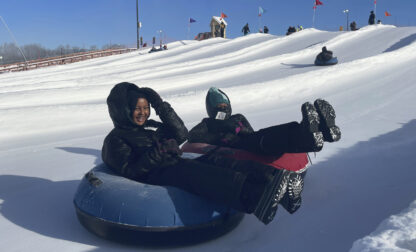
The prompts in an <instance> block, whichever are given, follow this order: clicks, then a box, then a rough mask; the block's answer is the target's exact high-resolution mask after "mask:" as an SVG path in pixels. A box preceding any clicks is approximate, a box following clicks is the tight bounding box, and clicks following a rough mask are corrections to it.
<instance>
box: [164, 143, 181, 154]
mask: <svg viewBox="0 0 416 252" xmlns="http://www.w3.org/2000/svg"><path fill="white" fill-rule="evenodd" d="M161 151H162V152H165V153H169V154H171V155H173V156H180V155H182V150H181V149H180V148H179V145H178V143H177V142H176V140H175V139H165V140H163V141H162V143H161Z"/></svg>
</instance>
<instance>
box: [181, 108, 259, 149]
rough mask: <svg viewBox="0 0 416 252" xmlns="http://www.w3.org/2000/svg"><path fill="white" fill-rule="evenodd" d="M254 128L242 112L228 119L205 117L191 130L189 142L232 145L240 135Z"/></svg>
mask: <svg viewBox="0 0 416 252" xmlns="http://www.w3.org/2000/svg"><path fill="white" fill-rule="evenodd" d="M253 131H254V130H253V128H252V127H251V125H250V123H249V122H248V120H247V119H246V118H245V117H244V116H243V115H242V114H236V115H233V116H231V117H230V118H229V119H226V120H215V119H211V118H204V119H203V120H202V122H200V123H199V124H198V125H196V126H195V127H193V128H192V129H191V131H190V132H189V142H191V143H208V144H215V145H223V146H224V145H225V146H231V145H232V142H234V141H237V140H238V139H237V138H238V137H241V136H244V135H247V134H250V133H252V132H253Z"/></svg>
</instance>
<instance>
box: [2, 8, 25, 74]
mask: <svg viewBox="0 0 416 252" xmlns="http://www.w3.org/2000/svg"><path fill="white" fill-rule="evenodd" d="M0 19H1V21H2V22H3V24H4V26H5V27H6V29H7V31H8V32H9V34H10V36H11V37H12V39H13V40H14V43H15V44H16V46H17V48H18V49H19V52H20V53H21V54H22V56H23V59H24V60H25V65H26V69H27V59H26V56H25V54H24V53H23V51H22V49H20V46H19V44H17V41H16V38H15V37H14V36H13V33H12V31H11V30H10V29H9V26H7V24H6V21H4V19H3V17H2V16H0Z"/></svg>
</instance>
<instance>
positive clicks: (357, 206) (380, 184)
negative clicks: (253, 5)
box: [0, 25, 416, 252]
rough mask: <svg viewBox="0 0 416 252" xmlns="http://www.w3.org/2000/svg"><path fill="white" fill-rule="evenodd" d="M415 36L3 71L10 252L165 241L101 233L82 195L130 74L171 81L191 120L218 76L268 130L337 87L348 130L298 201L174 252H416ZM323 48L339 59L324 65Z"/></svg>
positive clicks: (1, 149)
mask: <svg viewBox="0 0 416 252" xmlns="http://www.w3.org/2000/svg"><path fill="white" fill-rule="evenodd" d="M415 40H416V27H395V26H390V25H373V26H367V27H363V28H361V29H360V30H358V31H355V32H328V31H321V30H316V29H306V30H303V31H300V32H297V33H294V34H292V35H290V36H274V35H269V34H251V35H248V36H245V37H239V38H235V39H222V38H214V39H209V40H204V41H200V42H198V41H177V42H174V43H171V44H168V50H165V51H161V52H155V53H150V54H149V53H147V51H148V50H140V51H136V52H132V53H128V54H123V55H116V56H109V57H105V58H97V59H91V60H87V61H83V62H78V63H73V64H68V65H60V66H53V67H47V68H42V69H38V70H31V71H25V72H15V73H5V74H0V118H1V120H0V213H1V215H0V247H1V250H2V251H54V250H56V249H57V248H59V250H60V251H151V250H152V249H148V248H142V247H129V246H125V245H123V244H118V243H113V242H110V241H106V240H103V239H101V238H98V237H96V236H95V235H93V234H91V233H89V232H88V231H87V230H86V229H84V227H83V226H81V224H80V223H79V222H78V220H77V217H76V214H75V210H74V206H73V203H72V200H73V196H74V193H75V191H76V189H77V186H78V183H79V182H80V179H81V178H82V176H83V175H84V174H85V173H86V172H88V171H89V170H90V169H91V168H93V167H94V166H95V165H97V164H100V163H101V162H102V161H101V146H102V142H103V140H104V137H105V136H106V134H107V133H108V132H109V131H110V130H111V129H112V127H113V125H112V122H111V120H110V117H109V115H108V112H107V106H106V97H107V96H108V94H109V92H110V90H111V88H112V87H113V86H114V85H115V84H117V83H119V82H124V81H128V82H132V83H135V84H137V85H138V86H140V87H151V88H153V89H155V90H156V91H158V92H159V93H160V94H161V96H162V97H163V99H164V100H166V101H168V102H169V103H171V105H172V106H173V108H175V110H176V111H177V113H178V114H179V115H180V116H181V117H182V119H183V120H184V122H185V123H186V126H187V127H188V129H190V128H192V127H193V126H194V125H196V124H197V123H198V122H199V121H200V120H201V119H202V118H203V117H206V110H205V95H206V92H207V90H208V89H209V87H211V86H216V87H219V88H221V89H222V90H224V91H225V92H226V93H227V94H228V96H229V97H230V99H231V102H232V107H233V112H234V113H242V114H244V115H246V117H247V118H248V119H249V121H250V123H251V124H252V126H253V127H254V128H255V129H261V128H264V127H268V126H272V125H276V124H281V123H286V122H290V121H300V120H301V112H300V107H301V104H302V103H304V102H305V101H311V102H313V101H314V100H315V99H317V98H324V99H326V100H328V101H329V102H330V103H331V104H332V105H333V106H334V108H335V110H336V113H337V125H338V126H339V127H340V128H341V130H342V139H341V140H340V141H339V142H337V143H326V144H325V146H324V149H323V150H322V151H321V152H318V153H316V154H313V153H312V154H311V160H312V165H311V166H310V168H309V171H308V175H307V177H306V181H305V190H304V193H303V204H302V207H301V208H300V209H299V211H298V212H296V213H295V214H293V215H290V214H288V213H287V212H286V211H285V210H284V209H283V208H281V209H279V211H278V214H277V216H276V218H275V220H274V221H273V222H272V223H270V224H269V225H263V224H262V223H261V222H259V221H258V220H257V219H256V218H255V217H254V216H252V215H246V217H245V218H244V220H243V221H242V222H241V224H240V225H239V226H238V227H237V228H236V229H234V230H233V231H231V232H230V233H228V234H227V235H225V236H223V237H220V238H218V239H216V240H213V241H209V242H205V243H202V244H197V245H194V246H190V247H181V248H175V249H170V250H171V251H331V252H333V251H353V252H356V251H416V183H415V181H416V155H415V149H416V134H415V133H416V109H415V108H416V72H415V65H416V54H415V51H416V41H415ZM323 46H326V47H327V48H328V50H332V51H333V52H334V56H337V57H338V60H339V63H338V64H337V65H334V66H330V67H317V66H314V65H313V62H314V59H315V56H316V55H317V54H318V53H319V52H320V51H321V48H322V47H323ZM152 117H153V118H154V119H157V118H156V115H155V113H152Z"/></svg>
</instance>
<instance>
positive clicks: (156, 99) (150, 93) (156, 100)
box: [140, 87, 163, 112]
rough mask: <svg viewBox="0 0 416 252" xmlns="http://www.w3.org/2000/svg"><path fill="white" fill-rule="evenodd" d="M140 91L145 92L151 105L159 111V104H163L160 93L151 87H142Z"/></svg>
mask: <svg viewBox="0 0 416 252" xmlns="http://www.w3.org/2000/svg"><path fill="white" fill-rule="evenodd" d="M140 92H141V93H143V94H144V95H145V96H146V97H147V99H148V100H149V102H150V105H151V106H152V107H153V108H154V109H155V110H156V112H158V108H159V106H160V105H161V104H162V102H163V101H162V98H161V97H160V95H159V94H158V93H157V92H156V91H154V90H153V89H151V88H148V87H145V88H140Z"/></svg>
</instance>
